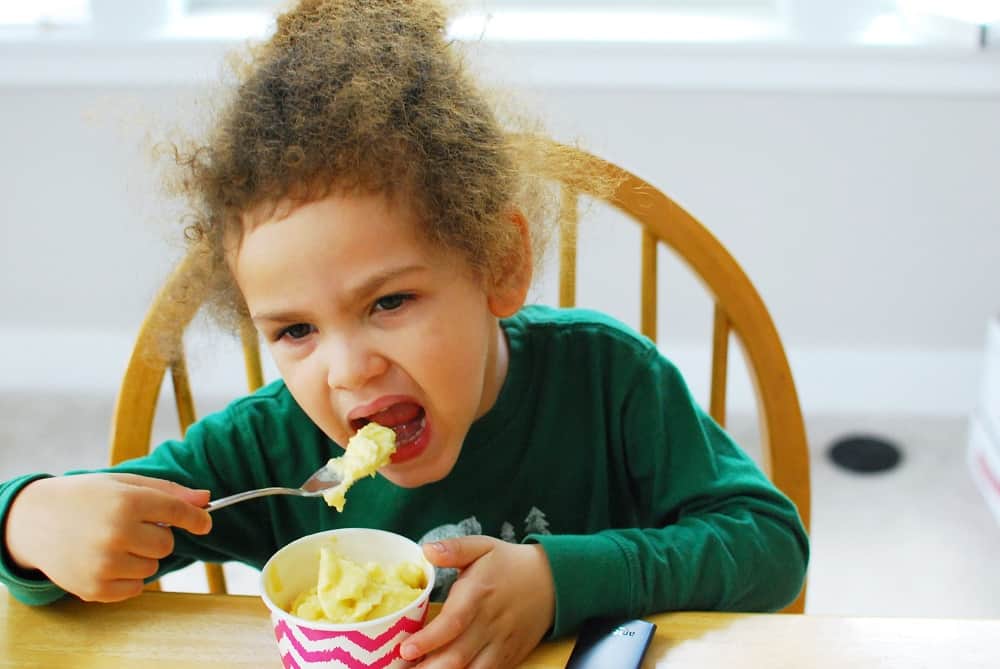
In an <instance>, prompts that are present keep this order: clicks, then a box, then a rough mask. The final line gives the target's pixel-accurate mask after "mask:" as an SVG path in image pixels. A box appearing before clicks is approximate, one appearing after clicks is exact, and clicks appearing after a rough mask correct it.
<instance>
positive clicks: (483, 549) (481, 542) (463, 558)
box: [423, 535, 499, 569]
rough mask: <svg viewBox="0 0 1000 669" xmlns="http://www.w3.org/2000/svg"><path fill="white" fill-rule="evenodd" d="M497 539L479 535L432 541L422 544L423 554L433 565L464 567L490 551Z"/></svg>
mask: <svg viewBox="0 0 1000 669" xmlns="http://www.w3.org/2000/svg"><path fill="white" fill-rule="evenodd" d="M498 541H499V539H494V538H493V537H484V536H479V535H473V536H468V537H456V538H454V539H442V540H441V541H432V542H431V543H427V544H424V545H423V549H424V556H425V557H426V558H427V559H428V560H429V561H430V563H431V564H432V565H434V566H435V567H453V568H455V569H464V568H466V567H468V566H469V565H470V564H472V563H473V562H475V561H476V560H478V559H479V558H481V557H483V556H484V555H486V554H487V553H489V552H490V551H492V550H493V548H494V547H495V546H496V545H497V542H498Z"/></svg>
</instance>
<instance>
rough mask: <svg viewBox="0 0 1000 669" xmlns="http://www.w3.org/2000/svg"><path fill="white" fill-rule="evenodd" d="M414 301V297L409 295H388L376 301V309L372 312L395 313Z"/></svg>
mask: <svg viewBox="0 0 1000 669" xmlns="http://www.w3.org/2000/svg"><path fill="white" fill-rule="evenodd" d="M412 299H413V295H411V294H409V293H394V294H392V295H386V296H385V297H380V298H378V299H377V300H375V307H374V309H372V311H395V310H396V309H399V308H400V307H401V306H403V305H404V304H405V303H406V302H409V301H410V300H412Z"/></svg>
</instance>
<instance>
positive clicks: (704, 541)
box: [529, 350, 809, 636]
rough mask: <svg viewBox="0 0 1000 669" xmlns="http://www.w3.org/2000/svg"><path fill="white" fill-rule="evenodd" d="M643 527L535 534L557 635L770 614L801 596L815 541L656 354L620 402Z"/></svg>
mask: <svg viewBox="0 0 1000 669" xmlns="http://www.w3.org/2000/svg"><path fill="white" fill-rule="evenodd" d="M621 434H622V443H623V445H624V449H625V458H626V466H627V468H628V470H629V475H630V479H631V481H632V482H633V483H634V491H635V492H634V495H635V497H636V499H635V503H636V506H637V508H638V509H639V513H640V523H639V525H640V526H639V527H634V528H623V529H612V530H605V531H602V532H599V533H596V534H592V535H585V536H584V535H570V536H567V535H549V536H545V535H532V536H531V537H529V540H531V541H537V542H538V543H540V544H541V545H542V546H543V547H544V548H545V551H546V553H547V555H548V557H549V562H550V565H551V567H552V573H553V577H554V580H555V587H556V616H555V625H554V628H553V631H552V635H553V636H560V635H562V634H566V633H569V632H572V631H574V630H575V629H576V628H577V627H578V626H579V624H580V623H581V622H583V621H584V620H585V619H587V618H590V617H593V616H598V615H600V616H623V617H625V616H627V617H635V616H643V615H649V614H651V613H654V612H661V611H672V610H722V611H773V610H777V609H780V608H782V607H783V606H785V605H787V604H788V603H789V602H791V601H792V600H794V599H795V597H796V596H797V595H798V593H799V591H800V589H801V587H802V584H803V582H804V579H805V572H806V566H807V563H808V559H809V541H808V537H807V536H806V532H805V529H804V527H803V525H802V522H801V519H800V517H799V514H798V511H797V509H796V508H795V506H794V504H792V502H791V501H790V500H789V499H788V498H787V497H786V496H785V495H783V494H782V493H781V492H780V491H779V490H777V488H775V487H774V485H773V484H772V483H771V482H770V481H769V480H768V479H767V478H766V477H765V476H764V474H763V472H761V470H760V469H759V468H758V467H757V465H756V463H754V461H753V460H752V459H751V458H750V457H749V456H748V455H747V454H746V453H745V452H744V451H743V450H741V449H740V448H739V447H738V446H737V445H736V444H735V443H734V442H733V441H732V439H731V438H730V437H729V435H728V434H727V433H726V432H725V431H724V430H722V429H721V428H720V427H719V426H718V425H717V424H716V423H715V422H714V421H713V420H712V418H711V417H710V416H708V415H707V414H705V413H704V412H703V411H702V410H701V409H700V408H699V407H698V405H697V404H696V403H695V402H694V400H693V398H692V397H691V395H690V393H689V391H688V389H687V386H686V384H685V383H684V381H683V379H682V377H681V375H680V373H679V371H678V370H677V369H676V368H675V367H674V366H673V365H672V364H671V363H670V362H669V361H667V360H665V359H664V358H663V357H662V356H660V355H659V353H658V352H656V351H655V350H653V351H652V352H651V354H650V355H649V356H648V358H647V360H646V361H645V362H644V364H642V365H640V366H639V368H638V370H637V372H636V374H635V377H634V380H633V382H632V383H631V384H629V390H628V392H627V393H626V395H625V397H624V401H623V410H622V420H621Z"/></svg>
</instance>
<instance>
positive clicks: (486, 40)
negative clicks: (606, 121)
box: [0, 0, 1000, 96]
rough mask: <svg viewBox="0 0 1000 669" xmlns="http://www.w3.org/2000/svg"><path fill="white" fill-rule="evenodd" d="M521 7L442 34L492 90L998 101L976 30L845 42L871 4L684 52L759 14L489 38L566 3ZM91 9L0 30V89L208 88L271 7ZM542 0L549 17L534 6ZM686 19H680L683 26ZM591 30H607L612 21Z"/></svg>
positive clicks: (145, 2) (618, 3)
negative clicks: (611, 30)
mask: <svg viewBox="0 0 1000 669" xmlns="http://www.w3.org/2000/svg"><path fill="white" fill-rule="evenodd" d="M205 1H206V0H198V2H205ZM207 1H212V0H207ZM234 1H235V0H234ZM249 1H250V2H252V3H254V4H259V3H258V0H249ZM261 1H263V0H261ZM525 1H526V0H467V1H466V4H465V5H464V6H465V7H469V8H475V7H476V6H486V7H495V6H498V5H502V6H503V7H505V8H506V9H504V10H503V11H501V10H496V11H492V12H491V13H489V14H487V13H485V12H480V14H479V16H478V20H479V21H480V23H479V24H476V23H475V20H476V19H475V16H474V15H473V19H472V23H470V24H469V25H467V26H466V32H465V33H464V34H459V35H457V36H456V38H457V39H458V40H459V41H461V40H468V41H469V42H474V43H475V44H474V50H475V51H476V52H478V53H477V55H476V56H475V57H476V58H477V59H480V60H481V62H482V64H483V66H484V69H485V71H488V72H489V71H492V73H495V74H496V75H497V77H498V79H499V83H501V84H502V85H515V86H520V85H524V86H528V87H553V86H556V87H558V86H572V87H591V88H592V87H598V88H609V89H613V88H621V87H639V88H646V89H663V88H667V89H675V90H676V89H684V90H692V89H695V90H708V91H718V90H789V91H799V90H824V91H851V92H857V91H877V92H886V93H890V94H897V93H920V94H923V93H928V92H947V93H949V94H962V95H970V94H971V95H991V96H992V95H1000V74H998V73H1000V63H998V58H1000V44H997V45H996V47H995V48H991V49H985V50H977V44H976V38H975V35H976V29H977V27H976V26H971V25H970V24H967V23H952V24H949V26H950V27H949V30H951V31H952V32H951V33H949V34H948V35H946V39H944V40H942V41H940V42H938V43H934V44H922V43H920V42H919V40H915V39H913V36H912V35H903V36H902V38H899V40H898V43H899V44H904V45H905V44H908V42H907V40H910V42H909V46H910V47H912V48H897V47H891V46H888V44H890V43H891V42H892V39H888V40H883V42H882V43H880V44H873V43H872V42H871V41H869V42H867V43H866V42H865V40H864V39H858V36H857V34H855V33H856V31H857V29H858V27H859V26H863V25H867V23H872V22H873V21H872V19H873V17H872V14H871V11H870V10H871V8H872V7H883V8H884V7H885V5H884V1H885V0H775V3H776V4H774V5H773V7H775V8H777V9H778V10H779V12H778V13H779V14H780V16H779V17H778V20H779V21H780V22H781V26H782V28H781V30H784V31H785V32H784V33H782V32H780V30H778V32H774V31H772V32H771V33H770V34H765V35H763V36H761V37H760V38H758V39H748V38H746V37H745V36H744V37H743V38H729V39H727V38H726V37H725V36H724V35H722V36H721V37H720V38H719V39H715V40H712V39H699V40H697V42H698V43H692V41H691V40H684V39H679V38H677V37H676V36H674V37H671V36H670V35H666V34H665V33H668V32H669V29H671V28H673V29H676V26H677V25H678V24H679V21H680V19H679V18H678V17H680V16H682V15H683V14H684V12H683V11H681V10H680V7H681V5H690V6H692V7H694V6H697V7H704V6H706V4H705V3H710V4H711V5H712V6H715V7H716V8H718V7H721V6H723V5H727V6H729V7H735V6H737V4H738V5H739V6H742V7H751V6H753V7H757V8H759V7H761V6H762V5H761V0H718V2H716V1H715V0H704V1H703V2H698V1H697V0H663V2H668V3H671V4H670V6H671V7H672V8H673V10H672V11H673V14H670V15H669V16H667V18H666V19H663V17H662V16H661V17H660V18H661V19H662V20H664V21H665V23H664V24H663V26H665V27H664V29H663V30H658V29H656V28H655V26H654V27H653V28H649V25H652V21H653V19H654V18H655V17H653V16H652V14H651V12H652V10H651V9H649V8H650V7H654V6H663V7H666V6H667V5H664V4H663V2H655V1H654V0H633V1H631V2H629V1H628V0H581V2H580V5H581V6H584V5H585V6H586V9H584V10H574V11H570V10H562V11H563V14H562V15H560V17H559V19H560V21H561V23H560V26H563V27H564V26H565V24H566V22H565V21H562V19H565V18H566V16H569V15H571V14H573V13H574V12H575V13H576V14H578V15H582V16H584V17H585V18H586V16H587V15H588V13H589V14H590V15H591V18H593V15H594V14H597V15H599V18H601V19H605V18H606V17H604V16H600V12H602V11H606V8H607V7H608V6H611V7H614V8H616V9H617V11H618V12H619V13H620V14H621V15H622V16H624V18H622V17H621V16H620V17H619V18H620V19H621V20H622V21H626V22H627V20H628V19H629V18H632V19H634V18H635V14H632V15H631V16H626V14H627V13H628V12H633V13H644V14H642V18H643V20H642V21H641V22H639V23H640V24H641V25H642V26H644V27H646V28H647V30H648V31H649V32H647V34H646V36H645V37H644V38H640V39H635V30H633V29H631V28H628V29H627V30H626V29H622V34H619V35H617V36H615V35H613V34H612V35H611V37H610V39H604V40H601V39H597V38H595V37H594V35H587V34H585V33H584V32H579V33H577V34H575V35H569V36H568V37H566V38H565V39H562V40H559V39H556V38H554V37H553V36H552V35H545V34H535V35H529V36H528V38H527V39H522V40H520V41H518V40H516V39H513V38H511V36H510V35H504V34H502V32H500V33H498V31H497V27H498V26H500V25H502V23H503V22H502V20H501V19H502V17H500V18H498V16H500V15H501V14H503V13H504V12H508V13H511V12H514V13H516V12H518V11H529V10H530V11H534V12H536V17H537V14H539V13H544V11H549V12H553V11H555V10H553V9H551V7H552V6H553V5H554V4H556V3H559V4H560V5H563V4H566V3H568V2H569V0H530V2H527V4H525ZM899 1H900V2H903V1H905V0H899ZM948 1H949V2H951V1H952V0H948ZM91 2H92V3H93V4H92V9H93V17H92V18H93V23H92V25H89V26H86V27H83V28H80V27H76V28H67V29H65V30H55V29H52V27H51V26H49V27H46V28H38V29H36V30H35V31H31V30H16V31H10V30H4V29H3V28H2V27H0V85H5V84H6V85H10V84H15V85H39V84H41V85H46V84H91V83H105V84H142V85H162V84H185V85H186V84H192V83H201V82H214V81H217V80H218V78H219V75H220V73H221V71H222V69H223V68H222V62H223V61H224V58H225V55H226V54H227V53H228V52H229V51H231V50H232V49H233V48H234V47H239V46H240V45H242V44H245V43H246V42H247V41H248V40H253V39H256V38H260V37H264V36H266V34H267V32H268V31H269V29H270V27H271V26H273V13H272V11H271V10H269V9H261V8H260V7H258V8H256V9H248V10H246V11H235V10H230V11H227V12H217V11H216V12H212V11H208V9H207V5H204V4H203V5H201V6H200V9H199V6H198V5H189V2H190V0H91ZM866 2H868V3H871V4H868V5H865V4H864V3H866ZM545 3H548V4H549V7H550V9H548V10H543V9H538V8H539V7H542V6H543V5H545ZM768 6H769V7H770V6H772V5H770V4H769V5H768ZM518 7H522V8H523V7H528V9H518ZM866 7H867V9H866ZM602 8H604V9H602ZM852 8H853V9H852ZM755 11H756V10H755ZM470 14H473V12H470ZM661 14H666V12H661ZM694 15H695V13H694V12H690V13H689V18H691V17H693V16H694ZM702 18H704V12H702ZM772 18H773V17H772ZM880 18H886V17H880ZM887 18H889V19H893V18H894V17H893V16H888V17H887ZM896 18H898V17H896ZM691 20H695V19H694V18H691ZM866 22H867V23H866ZM592 23H593V22H592ZM598 23H599V24H601V23H602V21H598ZM635 23H636V22H634V21H633V25H635ZM897 23H898V21H897ZM603 24H605V26H604V27H607V26H612V25H613V22H612V21H603ZM723 24H724V21H723V22H722V23H720V24H719V25H723ZM581 25H582V24H581ZM620 25H628V24H627V23H621V24H620ZM470 26H471V28H470ZM484 26H485V30H484ZM454 27H455V26H454V24H453V28H454ZM717 27H718V26H717ZM773 27H774V24H772V28H773ZM889 27H890V28H892V25H891V21H890V24H889ZM897 27H898V26H897ZM581 30H582V29H581ZM458 32H460V31H458ZM625 33H627V34H625ZM889 33H890V34H891V30H890V31H889ZM876 41H877V40H876Z"/></svg>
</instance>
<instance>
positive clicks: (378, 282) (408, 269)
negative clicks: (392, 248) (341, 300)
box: [347, 264, 430, 302]
mask: <svg viewBox="0 0 1000 669" xmlns="http://www.w3.org/2000/svg"><path fill="white" fill-rule="evenodd" d="M428 269H430V268H429V267H427V266H426V265H420V264H414V265H404V266H403V267H395V268H392V269H388V270H385V271H384V272H378V273H377V274H373V275H372V276H370V277H368V278H367V279H365V280H364V281H363V282H361V283H360V284H359V285H357V286H355V287H353V288H349V289H348V291H347V295H348V298H347V299H348V301H349V302H361V301H363V300H365V299H366V298H367V297H368V296H370V295H371V294H373V293H375V292H377V291H378V289H379V288H380V287H381V286H382V285H383V284H385V283H388V282H390V281H392V280H393V279H397V278H399V277H400V276H403V275H404V274H412V273H415V272H424V271H427V270H428Z"/></svg>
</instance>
